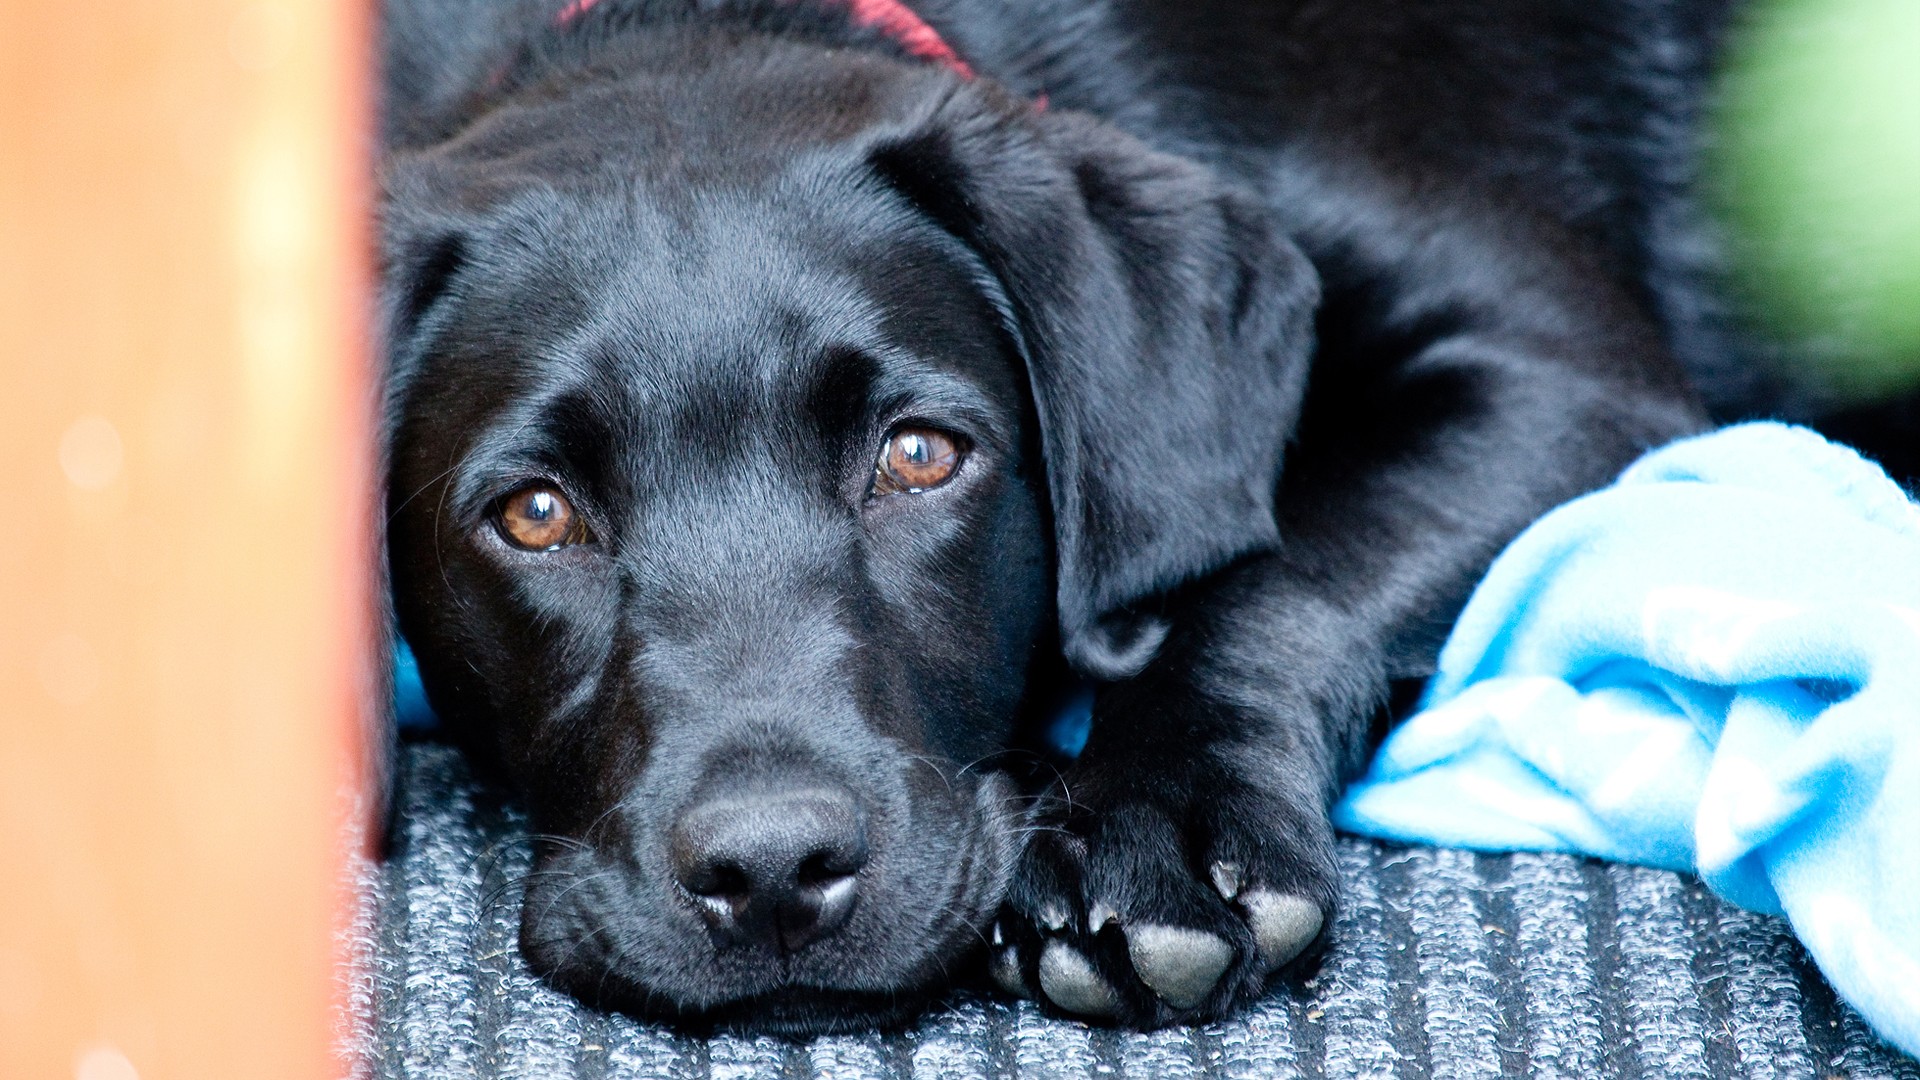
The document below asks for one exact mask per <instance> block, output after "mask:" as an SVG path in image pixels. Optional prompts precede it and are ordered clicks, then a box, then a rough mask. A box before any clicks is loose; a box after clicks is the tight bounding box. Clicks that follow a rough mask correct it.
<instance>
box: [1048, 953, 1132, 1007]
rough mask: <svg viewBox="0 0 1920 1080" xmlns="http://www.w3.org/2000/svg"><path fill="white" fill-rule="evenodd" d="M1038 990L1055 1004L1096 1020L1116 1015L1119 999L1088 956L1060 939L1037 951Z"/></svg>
mask: <svg viewBox="0 0 1920 1080" xmlns="http://www.w3.org/2000/svg"><path fill="white" fill-rule="evenodd" d="M1040 989H1041V990H1042V991H1044V992H1045V993H1046V995H1047V997H1048V998H1049V999H1050V1000H1052V1002H1053V1003H1054V1004H1055V1005H1058V1006H1060V1007H1061V1008H1063V1009H1065V1010H1067V1011H1068V1012H1070V1013H1078V1014H1080V1015H1081V1016H1090V1017H1093V1018H1095V1019H1098V1020H1105V1019H1110V1018H1112V1017H1114V1016H1117V1015H1119V1012H1120V998H1119V996H1118V995H1116V994H1115V993H1114V992H1113V987H1111V986H1108V985H1107V984H1106V981H1105V980H1103V979H1101V978H1100V975H1099V973H1098V972H1096V971H1095V970H1094V969H1093V965H1092V964H1091V963H1089V962H1088V961H1087V958H1086V957H1084V956H1082V955H1080V953H1079V951H1078V950H1076V949H1075V948H1074V947H1073V946H1071V945H1068V944H1067V943H1066V942H1063V941H1055V942H1052V943H1051V944H1049V945H1048V946H1047V948H1046V951H1045V952H1042V953H1041V954H1040Z"/></svg>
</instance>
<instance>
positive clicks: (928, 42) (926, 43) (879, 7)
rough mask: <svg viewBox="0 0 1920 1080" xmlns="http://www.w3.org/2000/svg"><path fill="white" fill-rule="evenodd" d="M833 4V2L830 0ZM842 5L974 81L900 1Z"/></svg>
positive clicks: (568, 12) (568, 14)
mask: <svg viewBox="0 0 1920 1080" xmlns="http://www.w3.org/2000/svg"><path fill="white" fill-rule="evenodd" d="M599 2H600V0H569V2H568V4H567V6H566V7H564V8H561V9H560V14H558V15H556V16H554V21H555V22H557V23H559V24H560V25H561V26H566V25H567V24H569V23H571V22H573V21H574V20H575V19H578V18H579V17H580V16H582V15H585V14H586V13H587V12H588V11H589V10H591V9H592V8H593V6H594V5H595V4H597V3H599ZM829 2H834V0H829ZM837 2H838V3H840V4H842V5H844V6H845V7H846V9H847V14H848V15H849V16H851V17H852V19H853V24H854V25H855V26H859V27H863V28H866V29H869V30H878V31H879V32H880V33H882V34H885V35H887V36H888V37H890V38H892V39H893V40H895V41H897V42H899V43H900V47H901V48H903V49H905V50H907V52H908V53H909V54H911V55H913V56H917V57H919V58H921V59H922V60H931V61H933V62H934V63H936V64H939V65H941V66H942V67H945V68H947V69H948V70H949V71H952V72H953V73H954V74H956V75H958V76H960V77H961V78H963V79H969V80H971V79H972V78H973V69H972V68H971V67H968V66H967V62H966V61H965V60H962V59H960V54H959V53H956V52H954V51H953V47H952V46H950V45H948V44H947V43H946V40H945V39H943V38H942V37H941V36H940V32H939V31H938V30H935V29H934V28H933V27H931V26H928V25H927V21H926V20H925V19H922V18H921V17H920V16H918V15H916V14H914V12H913V9H912V8H910V7H908V6H907V5H906V4H904V3H901V0H837Z"/></svg>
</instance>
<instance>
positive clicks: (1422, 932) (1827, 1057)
mask: <svg viewBox="0 0 1920 1080" xmlns="http://www.w3.org/2000/svg"><path fill="white" fill-rule="evenodd" d="M403 755H404V757H403V761H402V765H401V773H402V789H401V808H400V813H401V815H402V822H403V829H404V831H405V833H406V842H405V844H404V847H403V849H402V850H401V851H400V852H399V853H398V854H397V856H396V857H395V858H393V859H391V860H389V861H387V862H386V863H384V864H380V865H369V866H364V867H362V868H361V881H360V883H359V884H360V886H361V896H362V897H363V905H362V908H361V911H360V915H359V918H358V919H357V921H356V923H355V925H354V927H353V931H354V934H355V939H356V941H355V944H356V946H357V949H358V951H359V952H360V955H361V957H362V959H363V961H364V962H363V964H362V965H361V966H360V968H359V969H358V974H357V975H356V976H355V980H354V982H353V984H352V987H351V993H350V999H351V1005H352V1008H351V1009H350V1015H349V1017H348V1018H347V1023H348V1025H349V1029H348V1030H347V1031H344V1032H343V1033H342V1036H343V1043H344V1045H346V1046H347V1048H348V1049H347V1051H346V1052H347V1053H348V1054H349V1055H350V1056H351V1057H352V1058H353V1059H354V1060H353V1062H352V1065H353V1066H354V1067H355V1069H356V1071H360V1072H362V1073H364V1074H365V1075H369V1076H372V1077H377V1078H381V1080H388V1078H395V1080H397V1078H401V1077H407V1078H428V1077H432V1078H439V1077H446V1078H462V1080H465V1078H472V1077H485V1078H493V1077H499V1078H509V1077H513V1078H528V1080H536V1078H537V1080H567V1078H573V1077H579V1078H607V1080H614V1078H628V1077H632V1078H654V1077H659V1078H674V1080H706V1078H715V1080H722V1078H724V1080H759V1078H776V1077H777V1078H783V1080H785V1078H796V1080H797V1078H808V1077H823V1078H835V1080H838V1078H842V1077H845V1078H855V1080H859V1078H867V1077H873V1078H890V1080H892V1078H898V1080H905V1078H908V1077H916V1078H921V1077H925V1078H933V1077H938V1078H943V1080H944V1078H948V1077H952V1078H982V1080H986V1078H991V1080H1000V1078H1007V1077H1076V1078H1077V1077H1099V1078H1120V1077H1140V1078H1163V1077H1164V1078H1169V1080H1179V1078H1185V1077H1201V1078H1228V1077H1235V1078H1238V1077H1262V1078H1265V1077H1273V1078H1287V1077H1316V1078H1317V1077H1328V1078H1347V1077H1381V1078H1386V1077H1396V1078H1397V1077H1405V1078H1411V1080H1420V1078H1427V1077H1432V1078H1436V1080H1452V1078H1469V1077H1492V1076H1538V1077H1567V1078H1574V1080H1589V1078H1598V1077H1647V1078H1649V1080H1652V1078H1661V1080H1666V1078H1683V1077H1755V1078H1768V1080H1771V1078H1776V1077H1777V1078H1782V1080H1784V1078H1795V1077H1834V1076H1845V1077H1866V1078H1887V1080H1920V1064H1916V1063H1915V1062H1913V1061H1912V1060H1910V1059H1907V1058H1905V1057H1903V1056H1901V1055H1900V1054H1899V1053H1898V1052H1896V1051H1894V1050H1892V1049H1889V1048H1887V1047H1885V1046H1883V1045H1881V1044H1879V1043H1878V1042H1877V1041H1876V1040H1875V1039H1874V1038H1873V1035H1872V1033H1871V1032H1870V1031H1869V1030H1868V1029H1867V1028H1866V1026H1865V1025H1864V1024H1863V1023H1862V1022H1861V1020H1860V1019H1859V1017H1858V1016H1857V1015H1855V1014H1854V1013H1853V1011H1852V1010H1851V1009H1848V1008H1847V1007H1846V1006H1845V1005H1843V1004H1841V1003H1840V1002H1838V1001H1837V1000H1836V999H1835V998H1834V996H1833V992H1832V990H1831V989H1829V988H1828V986H1827V984H1826V982H1825V981H1824V980H1823V979H1822V978H1821V977H1820V975H1819V972H1818V971H1816V970H1815V969H1814V968H1813V966H1812V965H1811V964H1810V963H1809V962H1808V960H1807V958H1806V955H1805V953H1803V952H1802V951H1801V949H1800V947H1799V945H1798V944H1797V943H1796V942H1795V941H1794V939H1793V937H1792V935H1791V934H1790V933H1788V931H1787V929H1786V927H1785V925H1784V924H1782V923H1780V922H1779V921H1777V920H1774V919H1771V918H1767V917H1764V916H1759V915H1753V914H1751V913H1748V912H1744V911H1740V910H1738V909H1735V908H1731V907H1728V906H1726V905H1725V904H1722V903H1721V902H1720V901H1718V900H1717V899H1715V898H1714V897H1713V896H1712V895H1711V894H1710V893H1708V892H1706V891H1705V890H1704V889H1703V888H1701V887H1700V885H1699V884H1698V883H1697V882H1694V881H1693V880H1692V879H1689V878H1684V877H1680V876H1676V875H1674V874H1670V873H1665V872H1662V871H1656V870H1646V869H1641V868H1637V867H1628V866H1617V865H1606V864H1602V863H1598V862H1593V861H1590V860H1584V859H1576V858H1570V857H1567V856H1561V855H1533V854H1520V855H1502V856H1490V855H1475V854H1473V853H1471V852H1463V851H1455V850H1435V849H1425V848H1397V847H1389V846H1385V845H1381V844H1376V843H1373V842H1370V841H1363V840H1353V839H1348V840H1344V841H1343V842H1342V844H1341V848H1340V867H1341V873H1342V875H1343V877H1344V879H1345V884H1346V905H1345V908H1344V909H1343V910H1342V912H1341V913H1340V916H1339V920H1338V922H1337V923H1336V925H1335V934H1336V938H1335V943H1334V945H1333V947H1332V949H1331V950H1330V951H1329V953H1328V956H1327V958H1326V961H1325V963H1324V964H1323V965H1322V967H1321V970H1320V972H1319V974H1318V975H1317V976H1316V977H1315V978H1314V979H1313V980H1311V981H1310V982H1308V983H1307V984H1306V985H1305V986H1304V987H1302V988H1299V989H1298V990H1295V991H1289V990H1288V989H1286V988H1277V989H1276V990H1275V991H1274V992H1273V993H1272V994H1271V995H1269V996H1268V998H1267V999H1266V1000H1265V1001H1263V1002H1262V1003H1261V1004H1260V1005H1259V1006H1258V1007H1256V1008H1255V1009H1253V1010H1252V1011H1251V1012H1249V1013H1248V1014H1246V1015H1244V1016H1241V1017H1239V1018H1237V1019H1235V1020H1233V1021H1231V1022H1227V1023H1220V1024H1211V1025H1208V1026H1206V1027H1201V1028H1193V1029H1174V1030H1169V1031H1160V1032H1154V1033H1151V1034H1145V1035H1142V1034H1134V1033H1121V1032H1113V1031H1104V1030H1099V1029H1094V1028H1088V1027H1086V1026H1083V1025H1081V1024H1077V1023H1072V1022H1067V1021H1060V1020H1054V1019H1051V1018H1048V1017H1046V1016H1043V1015H1041V1013H1040V1012H1039V1011H1038V1010H1037V1009H1035V1008H1034V1007H1033V1006H1032V1005H1030V1004H1028V1003H1024V1002H1023V1003H1019V1004H1017V1005H1016V1004H1012V1003H1007V1002H1002V1001H999V1000H978V999H971V998H966V999H961V1000H956V1001H954V1002H952V1003H951V1004H949V1005H948V1006H946V1007H945V1008H942V1009H940V1010H938V1011H936V1012H935V1013H933V1014H931V1015H929V1016H927V1017H926V1018H925V1019H924V1020H923V1021H921V1022H920V1024H919V1025H918V1026H917V1027H915V1028H913V1029H912V1030H910V1031H908V1032H906V1033H904V1034H900V1035H893V1036H887V1037H879V1036H852V1037H836V1038H826V1039H819V1040H815V1041H813V1042H811V1043H808V1044H805V1045H796V1044H791V1043H784V1042H780V1041H778V1040H774V1039H752V1038H739V1037H720V1038H716V1039H711V1040H696V1039H690V1038H686V1037H682V1036H678V1035H675V1034H673V1033H671V1032H668V1031H664V1030H661V1029H658V1028H653V1027H649V1026H647V1025H644V1024H639V1023H636V1022H634V1021H632V1020H629V1019H627V1018H624V1017H619V1016H608V1015H604V1014H601V1013H597V1012H594V1011H592V1010H589V1009H585V1008H583V1007H581V1006H579V1005H576V1004H574V1003H573V1001H572V1000H571V999H569V998H567V997H565V996H563V995H560V994H557V993H555V992H553V991H551V990H548V989H547V988H546V987H545V986H543V985H542V984H541V983H540V982H539V981H538V980H537V979H535V978H534V977H533V976H532V975H531V974H530V973H529V972H528V971H527V969H526V966H525V964H524V963H522V962H521V959H520V955H519V952H518V949H517V948H516V945H515V935H516V931H517V928H518V925H519V905H520V892H519V887H518V884H517V882H518V879H519V878H520V876H521V875H522V874H524V873H525V872H526V870H527V865H528V849H527V844H526V842H525V839H524V836H523V828H524V822H523V819H522V817H521V816H520V814H519V812H518V811H517V810H516V809H515V808H514V807H513V806H512V805H511V804H510V803H508V802H506V801H504V800H502V799H501V798H500V797H499V796H498V795H497V794H495V793H493V792H490V791H488V790H486V789H483V788H480V787H477V786H476V785H475V784H474V783H473V782H472V780H471V778H470V777H469V776H468V773H467V771H466V768H465V766H464V764H463V763H462V761H461V759H460V757H459V755H458V754H457V753H455V752H454V751H452V750H449V749H447V748H445V747H441V746H434V745H425V744H422V745H414V746H409V747H406V748H404V750H403ZM1915 992H1916V993H1920V988H1916V990H1915Z"/></svg>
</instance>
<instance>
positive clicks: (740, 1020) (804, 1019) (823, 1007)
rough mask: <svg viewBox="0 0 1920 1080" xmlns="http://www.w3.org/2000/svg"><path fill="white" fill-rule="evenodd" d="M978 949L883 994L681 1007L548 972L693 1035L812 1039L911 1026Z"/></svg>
mask: <svg viewBox="0 0 1920 1080" xmlns="http://www.w3.org/2000/svg"><path fill="white" fill-rule="evenodd" d="M976 944H977V942H976ZM977 951H978V950H977V948H975V949H965V948H963V949H961V950H959V951H947V952H942V953H941V954H940V955H938V956H932V955H930V956H929V957H928V961H929V963H928V965H927V967H928V969H929V970H928V976H929V977H928V978H926V979H922V980H916V981H914V982H912V983H909V984H907V985H903V986H901V987H899V988H897V989H889V990H887V991H884V992H874V991H854V990H843V989H836V988H831V987H821V986H808V985H804V984H794V985H789V986H782V987H778V988H775V989H772V990H767V991H763V992H761V993H757V994H754V995H751V996H748V997H741V998H735V999H731V1000H727V1001H721V1002H717V1003H709V1004H705V1005H699V1006H692V1005H686V1004H682V1003H680V1002H676V1001H674V1000H673V999H672V998H671V997H669V996H667V995H665V994H662V993H660V992H658V991H656V990H653V989H650V988H648V987H646V986H644V985H641V984H639V983H637V982H634V981H631V980H629V979H627V978H626V977H624V976H623V975H621V974H618V973H615V972H608V971H602V972H599V973H592V972H587V971H585V970H576V971H573V972H550V973H543V974H545V975H546V978H547V979H548V980H549V981H550V982H552V983H554V985H555V986H556V987H558V988H559V989H561V990H564V991H566V992H567V993H569V994H572V995H573V996H574V997H576V998H579V999H580V1000H582V1001H584V1002H586V1003H587V1004H589V1005H592V1006H594V1007H595V1008H598V1009H603V1010H606V1011H609V1012H619V1013H625V1014H627V1015H629V1016H634V1017H637V1018H639V1019H642V1020H649V1021H657V1022H661V1023H666V1024H670V1025H672V1026H674V1027H677V1028H679V1029H681V1030H682V1031H686V1032H689V1033H691V1034H696V1035H711V1034H713V1033H715V1032H721V1031H726V1032H734V1033H738V1034H744V1035H772V1036H775V1037H778V1038H783V1039H808V1038H812V1037H814V1036H816V1035H840V1034H848V1033H853V1032H864V1031H874V1030H881V1031H886V1030H892V1029H897V1028H901V1027H904V1026H906V1025H907V1024H909V1023H910V1022H911V1021H913V1020H914V1019H915V1018H917V1017H918V1016H919V1015H920V1014H921V1013H922V1012H923V1011H924V1010H925V1009H926V1008H927V1007H928V1006H929V1005H931V1004H932V1003H933V1002H934V1001H935V999H936V998H938V997H939V996H940V995H941V994H942V993H944V992H946V991H947V990H948V989H950V986H949V985H948V984H949V980H950V979H951V977H952V975H953V974H954V973H955V972H958V971H960V970H963V969H970V968H973V967H978V966H979V957H978V956H977V955H975V953H977Z"/></svg>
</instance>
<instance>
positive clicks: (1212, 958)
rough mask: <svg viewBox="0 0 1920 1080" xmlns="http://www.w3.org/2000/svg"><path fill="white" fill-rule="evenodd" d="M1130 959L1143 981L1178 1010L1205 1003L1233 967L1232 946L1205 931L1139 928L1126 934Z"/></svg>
mask: <svg viewBox="0 0 1920 1080" xmlns="http://www.w3.org/2000/svg"><path fill="white" fill-rule="evenodd" d="M1127 955H1128V957H1129V958H1131V959H1132V960H1133V970H1134V973H1135V974H1137V975H1139V976H1140V981H1141V982H1143V983H1146V984H1147V986H1148V988H1149V989H1151V990H1152V991H1153V992H1154V993H1156V994H1158V995H1160V1000H1162V1001H1164V1002H1166V1003H1167V1004H1169V1005H1171V1006H1173V1007H1174V1008H1176V1009H1191V1008H1193V1007H1194V1006H1196V1005H1198V1004H1200V1003H1201V1002H1202V1001H1205V1000H1206V997H1207V995H1208V994H1210V993H1212V992H1213V988H1214V987H1215V986H1216V985H1218V984H1219V982H1220V976H1222V975H1224V974H1226V971H1227V967H1228V965H1230V964H1232V963H1233V946H1231V945H1229V944H1227V942H1226V941H1224V940H1223V939H1221V938H1220V937H1218V936H1216V935H1213V934H1209V933H1207V932H1206V931H1204V930H1188V929H1186V928H1184V927H1179V926H1155V925H1152V924H1148V925H1145V926H1136V927H1132V928H1129V929H1128V931H1127Z"/></svg>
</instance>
